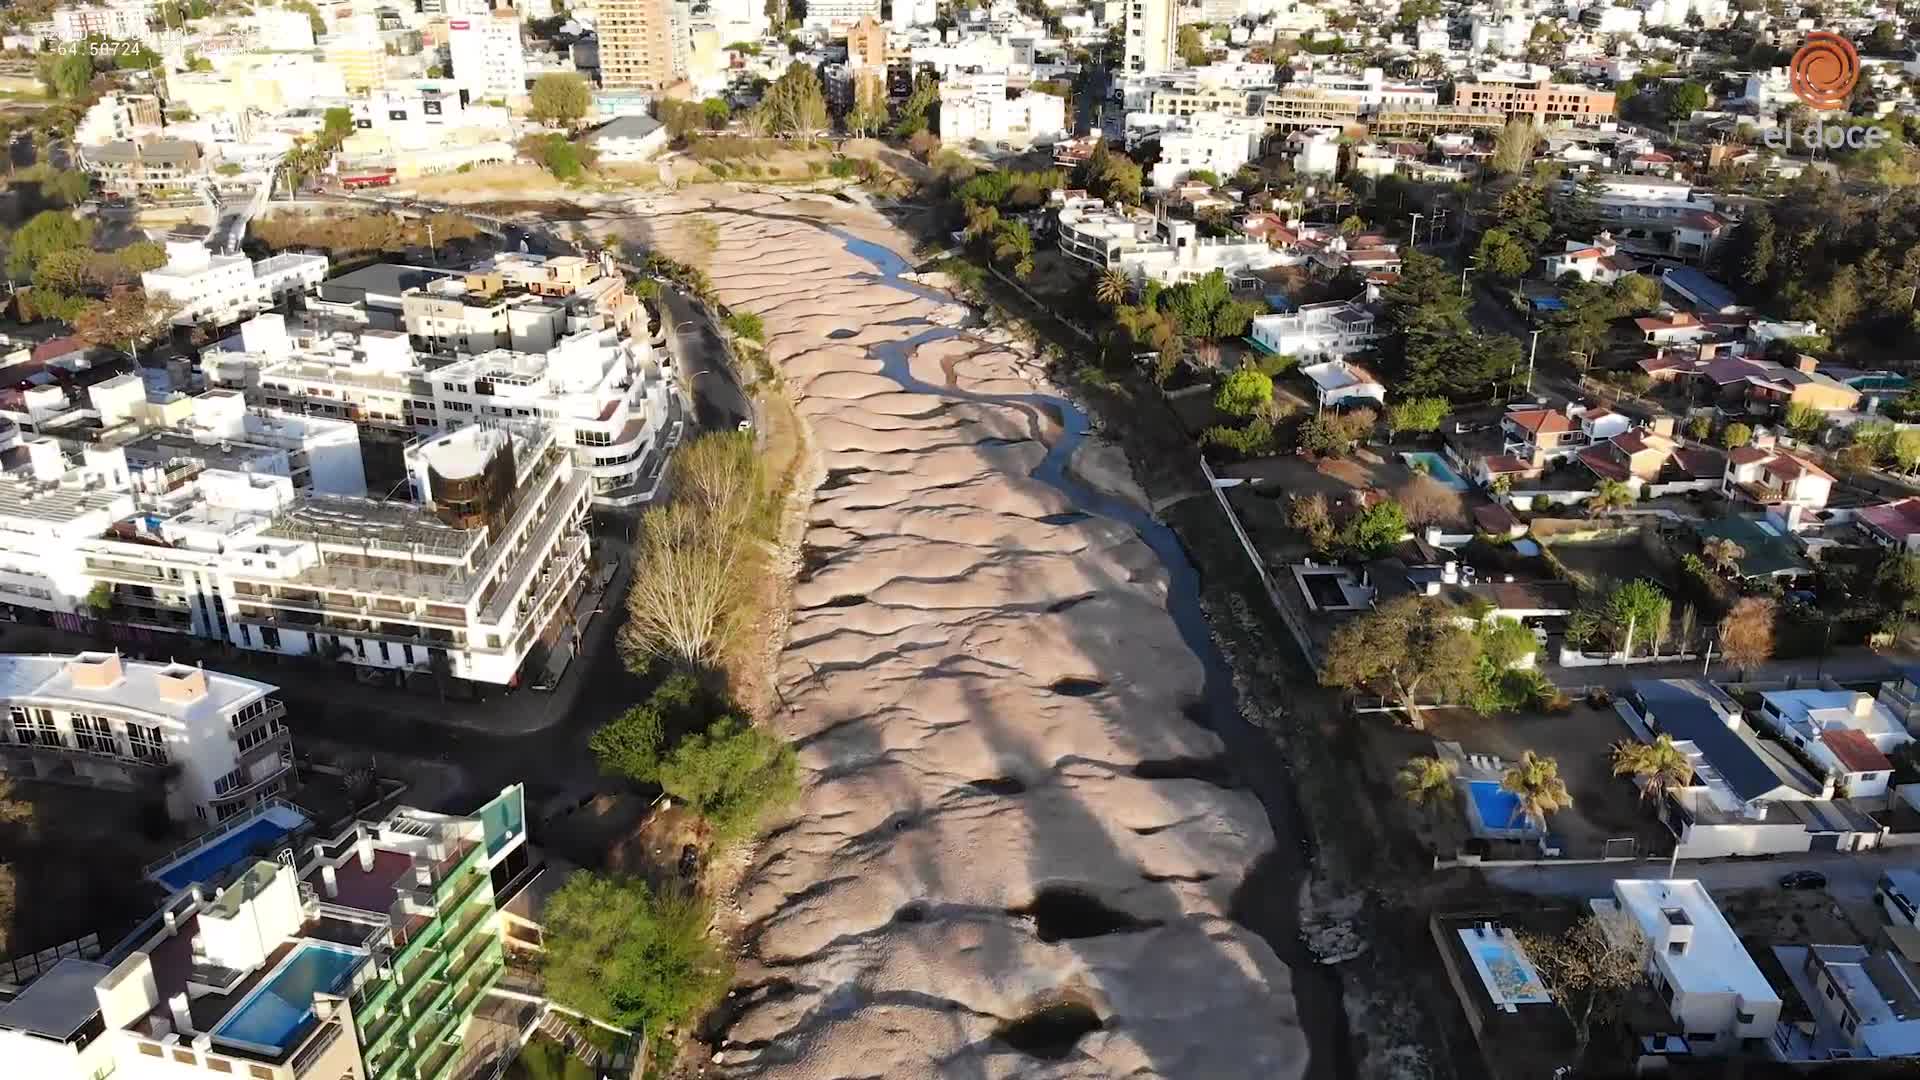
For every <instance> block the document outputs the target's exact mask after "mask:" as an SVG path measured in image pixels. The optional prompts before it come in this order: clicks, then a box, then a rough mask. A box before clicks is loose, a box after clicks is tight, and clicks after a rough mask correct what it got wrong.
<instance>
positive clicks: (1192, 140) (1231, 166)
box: [1150, 113, 1266, 191]
mask: <svg viewBox="0 0 1920 1080" xmlns="http://www.w3.org/2000/svg"><path fill="white" fill-rule="evenodd" d="M1265 134H1266V125H1265V124H1263V123H1262V122H1261V121H1260V120H1259V118H1257V117H1250V116H1223V115H1220V114H1217V113H1199V114H1197V115H1195V116H1192V117H1189V118H1187V119H1185V120H1181V121H1177V122H1176V123H1175V124H1174V125H1173V126H1171V127H1169V128H1167V129H1164V130H1162V132H1161V134H1160V160H1159V161H1158V162H1156V163H1155V164H1154V166H1153V171H1152V174H1151V176H1150V179H1151V182H1152V186H1153V187H1154V188H1156V189H1158V190H1161V191H1165V190H1166V189H1168V188H1170V187H1173V186H1174V185H1176V184H1178V183H1180V182H1181V181H1182V180H1185V179H1186V178H1187V177H1188V176H1189V175H1190V174H1192V173H1195V172H1198V171H1200V170H1203V169H1204V170H1206V171H1208V172H1211V173H1213V174H1214V175H1215V176H1217V177H1219V178H1220V179H1222V180H1225V179H1227V178H1229V177H1231V176H1232V175H1233V174H1234V173H1236V172H1238V171H1239V170H1240V167H1241V166H1242V165H1245V164H1246V163H1247V162H1249V161H1251V160H1253V159H1254V158H1255V157H1256V156H1258V155H1259V153H1260V144H1261V142H1262V140H1263V139H1264V137H1265Z"/></svg>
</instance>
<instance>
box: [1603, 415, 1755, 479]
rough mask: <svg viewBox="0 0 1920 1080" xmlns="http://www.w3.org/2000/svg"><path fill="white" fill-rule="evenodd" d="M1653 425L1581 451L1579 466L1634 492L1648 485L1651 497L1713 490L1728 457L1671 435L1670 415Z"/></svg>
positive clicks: (1724, 468)
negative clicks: (1616, 481) (1650, 488)
mask: <svg viewBox="0 0 1920 1080" xmlns="http://www.w3.org/2000/svg"><path fill="white" fill-rule="evenodd" d="M1655 425H1656V426H1654V427H1652V428H1644V427H1642V428H1635V429H1634V430H1632V431H1629V432H1627V433H1626V434H1624V435H1616V436H1614V437H1613V438H1611V439H1608V440H1606V441H1605V442H1601V443H1597V444H1595V445H1593V446H1589V447H1587V448H1586V449H1584V450H1582V451H1580V464H1582V465H1585V466H1586V467H1587V470H1588V471H1589V472H1591V473H1593V475H1594V476H1595V478H1597V479H1599V480H1618V481H1620V482H1621V483H1624V484H1626V485H1627V486H1628V487H1631V488H1633V489H1634V490H1635V491H1636V492H1637V491H1640V490H1642V489H1643V488H1646V487H1648V486H1651V487H1652V488H1653V493H1654V494H1655V495H1673V494H1677V493H1679V492H1684V491H1712V490H1713V489H1714V488H1716V487H1718V486H1720V482H1721V478H1722V476H1723V474H1724V473H1725V470H1726V457H1725V456H1724V455H1722V454H1721V453H1720V452H1719V451H1716V450H1710V449H1708V448H1706V447H1702V446H1691V445H1688V444H1687V443H1685V442H1683V441H1681V440H1680V439H1677V438H1674V437H1673V419H1672V418H1671V417H1662V418H1660V420H1658V421H1656V422H1655Z"/></svg>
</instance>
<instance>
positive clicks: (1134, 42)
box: [1124, 0, 1179, 75]
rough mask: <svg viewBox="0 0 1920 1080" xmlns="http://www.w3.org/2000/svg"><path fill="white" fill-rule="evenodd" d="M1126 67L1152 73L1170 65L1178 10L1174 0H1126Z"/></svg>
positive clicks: (1166, 68)
mask: <svg viewBox="0 0 1920 1080" xmlns="http://www.w3.org/2000/svg"><path fill="white" fill-rule="evenodd" d="M1126 5H1127V6H1126V68H1125V69H1124V70H1125V71H1126V72H1128V73H1129V74H1134V75H1152V74H1155V73H1157V72H1162V71H1169V70H1172V68H1173V60H1174V45H1175V44H1176V43H1177V40H1178V34H1177V30H1176V26H1177V20H1178V17H1179V12H1178V10H1177V8H1176V6H1175V5H1174V2H1173V0H1126Z"/></svg>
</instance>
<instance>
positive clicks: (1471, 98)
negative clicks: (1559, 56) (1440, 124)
mask: <svg viewBox="0 0 1920 1080" xmlns="http://www.w3.org/2000/svg"><path fill="white" fill-rule="evenodd" d="M1453 103H1454V104H1455V105H1457V106H1462V107H1464V108H1468V109H1475V110H1484V111H1492V112H1498V113H1501V114H1502V115H1504V116H1507V117H1515V116H1524V117H1527V118H1529V119H1531V120H1532V121H1533V122H1534V123H1536V124H1541V125H1545V124H1560V123H1573V124H1583V123H1584V124H1591V123H1596V122H1598V121H1600V120H1604V119H1607V118H1610V117H1612V116H1613V108H1614V99H1613V91H1611V90H1592V89H1589V88H1587V87H1585V86H1576V85H1570V84H1564V83H1556V82H1553V81H1552V80H1550V79H1513V80H1494V79H1483V81H1480V82H1463V83H1455V84H1454V87H1453Z"/></svg>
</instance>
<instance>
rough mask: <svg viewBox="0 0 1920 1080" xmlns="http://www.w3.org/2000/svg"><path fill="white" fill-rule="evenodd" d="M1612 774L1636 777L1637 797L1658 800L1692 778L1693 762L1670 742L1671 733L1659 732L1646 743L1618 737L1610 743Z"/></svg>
mask: <svg viewBox="0 0 1920 1080" xmlns="http://www.w3.org/2000/svg"><path fill="white" fill-rule="evenodd" d="M1613 775H1615V776H1637V777H1639V778H1640V781H1641V783H1640V797H1641V798H1643V799H1652V800H1656V801H1657V800H1659V799H1660V798H1661V797H1663V796H1665V795H1666V794H1667V792H1669V791H1672V790H1674V789H1676V788H1683V787H1686V786H1687V782H1688V781H1690V780H1692V779H1693V762H1692V761H1690V760H1688V758H1687V755H1686V754H1685V753H1684V752H1682V751H1681V749H1680V748H1679V747H1677V746H1675V745H1673V736H1671V735H1662V736H1660V737H1658V738H1656V739H1654V740H1653V741H1652V742H1650V743H1643V742H1632V741H1629V740H1626V739H1622V740H1620V741H1619V742H1617V743H1614V744H1613Z"/></svg>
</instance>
